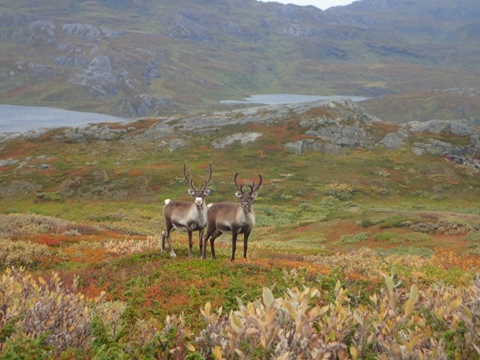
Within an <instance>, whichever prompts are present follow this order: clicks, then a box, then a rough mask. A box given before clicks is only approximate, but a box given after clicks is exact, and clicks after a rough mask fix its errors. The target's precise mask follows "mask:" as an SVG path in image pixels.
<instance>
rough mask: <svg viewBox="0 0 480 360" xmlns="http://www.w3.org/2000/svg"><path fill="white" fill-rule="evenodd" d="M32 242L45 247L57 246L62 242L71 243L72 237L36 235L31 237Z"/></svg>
mask: <svg viewBox="0 0 480 360" xmlns="http://www.w3.org/2000/svg"><path fill="white" fill-rule="evenodd" d="M75 240H76V239H75ZM32 241H33V242H36V243H37V244H44V245H47V246H58V245H60V244H61V243H63V242H68V241H72V237H69V236H66V235H51V234H38V235H35V236H34V237H32Z"/></svg>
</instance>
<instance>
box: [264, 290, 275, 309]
mask: <svg viewBox="0 0 480 360" xmlns="http://www.w3.org/2000/svg"><path fill="white" fill-rule="evenodd" d="M262 293H263V303H264V304H265V306H267V307H269V306H270V305H271V304H272V303H273V302H274V301H275V298H274V296H273V294H272V291H271V290H270V289H269V288H267V287H264V288H263V292H262Z"/></svg>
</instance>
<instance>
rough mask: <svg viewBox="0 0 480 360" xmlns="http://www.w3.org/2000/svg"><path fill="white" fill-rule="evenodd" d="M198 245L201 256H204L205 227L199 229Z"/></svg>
mask: <svg viewBox="0 0 480 360" xmlns="http://www.w3.org/2000/svg"><path fill="white" fill-rule="evenodd" d="M198 247H199V248H200V257H202V254H203V252H202V248H203V229H202V230H199V231H198Z"/></svg>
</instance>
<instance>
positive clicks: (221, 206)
mask: <svg viewBox="0 0 480 360" xmlns="http://www.w3.org/2000/svg"><path fill="white" fill-rule="evenodd" d="M237 176H238V173H236V174H235V177H234V179H233V180H234V182H235V185H236V187H237V191H236V192H235V196H237V197H238V198H240V204H238V203H233V202H219V203H213V204H209V206H208V212H207V223H208V224H207V226H208V227H207V233H206V235H205V237H204V244H203V249H202V259H205V258H206V251H207V250H206V248H207V243H208V240H209V239H210V246H211V252H212V254H211V255H212V259H215V239H216V238H217V237H219V236H220V235H221V234H222V233H224V232H231V233H232V255H231V257H230V261H233V260H234V259H235V250H236V247H237V237H238V235H239V234H243V257H244V258H246V257H247V247H248V237H249V235H250V232H251V231H252V229H253V228H254V227H255V213H254V212H253V199H255V198H256V197H257V195H258V193H257V191H258V189H259V188H260V185H262V181H263V178H262V175H258V178H259V179H260V180H259V182H258V184H255V183H253V184H252V185H248V187H250V190H249V191H245V190H244V189H243V187H244V186H245V185H242V186H239V185H238V183H237Z"/></svg>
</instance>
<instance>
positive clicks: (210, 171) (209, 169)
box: [202, 163, 212, 190]
mask: <svg viewBox="0 0 480 360" xmlns="http://www.w3.org/2000/svg"><path fill="white" fill-rule="evenodd" d="M211 180H212V164H211V163H208V180H205V179H203V181H205V186H204V187H203V189H202V190H205V189H206V188H207V186H208V184H209V183H210V181H211Z"/></svg>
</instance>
